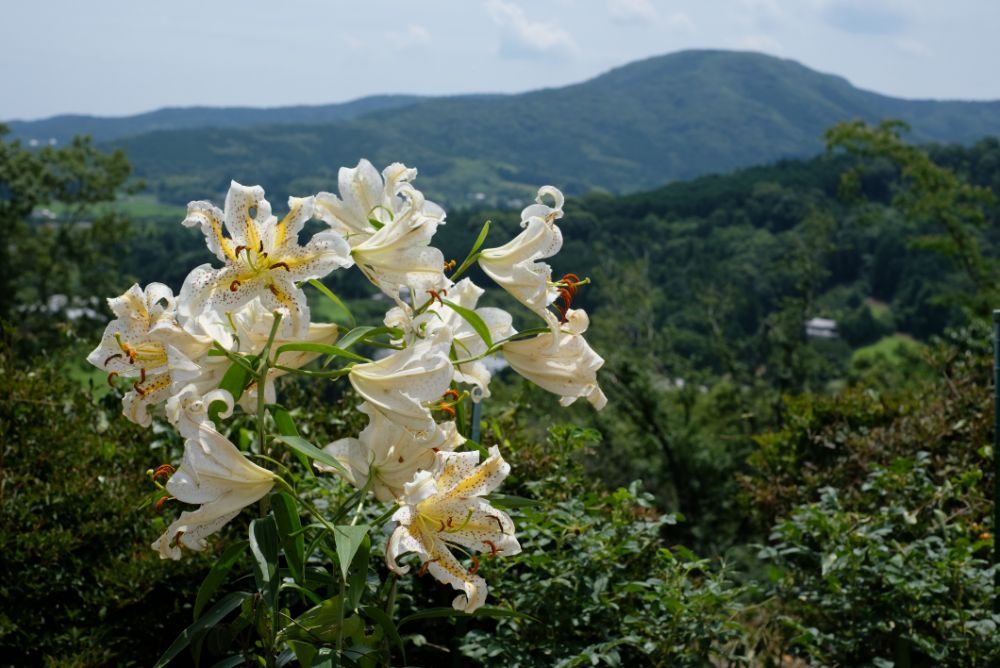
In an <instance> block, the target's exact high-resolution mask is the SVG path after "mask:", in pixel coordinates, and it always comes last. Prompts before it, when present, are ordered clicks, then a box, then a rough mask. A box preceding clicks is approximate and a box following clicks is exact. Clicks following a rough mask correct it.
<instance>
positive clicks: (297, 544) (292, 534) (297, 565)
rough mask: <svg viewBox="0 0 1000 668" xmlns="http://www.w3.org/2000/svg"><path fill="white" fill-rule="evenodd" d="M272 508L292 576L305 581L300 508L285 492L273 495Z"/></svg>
mask: <svg viewBox="0 0 1000 668" xmlns="http://www.w3.org/2000/svg"><path fill="white" fill-rule="evenodd" d="M271 509H272V510H273V511H274V519H275V521H276V522H277V524H278V537H279V538H280V540H281V548H282V549H283V550H284V552H285V561H286V562H287V563H288V570H289V571H291V573H292V578H293V579H294V580H295V581H296V582H298V583H299V584H303V583H304V582H305V549H306V541H305V537H304V536H303V535H302V534H301V533H298V532H299V530H300V529H301V528H302V523H301V522H300V521H299V508H298V505H297V504H296V503H295V499H293V498H292V497H291V496H289V495H288V494H285V493H284V492H277V493H275V494H272V495H271Z"/></svg>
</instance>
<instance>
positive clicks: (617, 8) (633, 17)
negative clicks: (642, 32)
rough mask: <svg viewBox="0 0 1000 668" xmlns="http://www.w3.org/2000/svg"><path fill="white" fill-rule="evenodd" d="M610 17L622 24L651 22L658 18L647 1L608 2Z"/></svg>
mask: <svg viewBox="0 0 1000 668" xmlns="http://www.w3.org/2000/svg"><path fill="white" fill-rule="evenodd" d="M608 11H609V12H611V17H612V18H613V19H614V20H616V21H619V22H622V23H643V22H652V21H655V20H656V19H657V18H658V15H657V13H656V8H655V7H653V4H652V3H651V2H650V1H649V0H608Z"/></svg>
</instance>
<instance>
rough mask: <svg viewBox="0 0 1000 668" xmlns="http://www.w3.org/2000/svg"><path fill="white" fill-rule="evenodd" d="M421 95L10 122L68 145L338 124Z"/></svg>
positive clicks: (18, 131) (23, 134)
mask: <svg viewBox="0 0 1000 668" xmlns="http://www.w3.org/2000/svg"><path fill="white" fill-rule="evenodd" d="M424 99H426V98H423V97H420V96H419V95H372V96H370V97H362V98H359V99H357V100H352V101H350V102H343V103H340V104H326V105H319V106H305V105H302V106H294V107H272V108H256V107H167V108H164V109H157V110H156V111H150V112H148V113H145V114H136V115H134V116H122V117H117V118H115V117H107V116H84V115H75V114H66V115H60V116H53V117H51V118H46V119H42V120H38V121H8V122H7V125H8V126H9V127H10V130H11V134H13V136H14V137H18V138H20V139H22V140H24V141H29V142H30V141H36V142H40V143H48V142H49V141H51V140H55V141H56V142H57V143H60V144H63V143H66V142H68V141H69V140H70V139H72V138H73V135H78V134H87V135H90V136H91V137H93V138H94V140H95V141H106V140H111V139H120V138H122V137H129V136H133V135H138V134H142V133H144V132H151V131H154V130H180V129H186V128H209V127H212V128H242V127H248V126H254V125H299V124H303V123H333V122H335V121H343V120H348V119H351V118H357V117H358V116H363V115H364V114H369V113H371V112H374V111H381V110H385V109H396V108H399V107H405V106H408V105H411V104H415V103H417V102H420V101H421V100H424Z"/></svg>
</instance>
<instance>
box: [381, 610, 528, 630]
mask: <svg viewBox="0 0 1000 668" xmlns="http://www.w3.org/2000/svg"><path fill="white" fill-rule="evenodd" d="M435 617H494V618H498V619H499V618H501V617H511V618H515V619H527V620H528V621H532V622H536V623H538V624H541V620H540V619H538V618H536V617H532V616H531V615H528V614H525V613H523V612H518V611H517V610H510V609H508V608H491V607H482V608H479V609H478V610H476V611H475V612H473V613H472V614H471V615H470V614H468V613H466V612H462V611H461V610H456V609H455V608H428V609H426V610H421V611H420V612H415V613H413V614H412V615H408V616H406V617H403V619H401V620H399V624H397V627H402V626H403V625H404V624H406V623H408V622H415V621H417V620H419V619H434V618H435Z"/></svg>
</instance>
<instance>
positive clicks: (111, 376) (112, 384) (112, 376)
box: [108, 371, 118, 387]
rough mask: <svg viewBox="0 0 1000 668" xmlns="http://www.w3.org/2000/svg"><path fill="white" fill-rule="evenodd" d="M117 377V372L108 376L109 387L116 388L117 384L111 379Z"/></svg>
mask: <svg viewBox="0 0 1000 668" xmlns="http://www.w3.org/2000/svg"><path fill="white" fill-rule="evenodd" d="M117 375H118V372H117V371H112V372H111V373H109V374H108V386H109V387H114V386H115V384H114V383H112V382H111V379H112V378H114V377H115V376H117Z"/></svg>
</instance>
